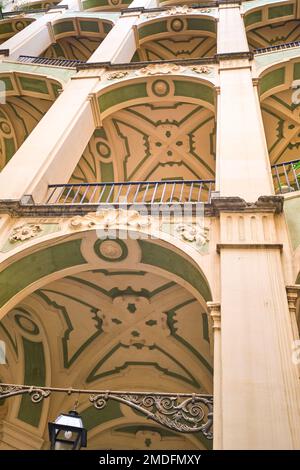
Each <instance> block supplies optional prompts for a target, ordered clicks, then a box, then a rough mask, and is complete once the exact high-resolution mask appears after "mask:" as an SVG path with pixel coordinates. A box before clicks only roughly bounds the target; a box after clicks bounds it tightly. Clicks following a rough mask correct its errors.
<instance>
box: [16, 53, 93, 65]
mask: <svg viewBox="0 0 300 470" xmlns="http://www.w3.org/2000/svg"><path fill="white" fill-rule="evenodd" d="M18 61H19V62H24V63H26V64H40V65H56V66H57V67H77V66H78V65H81V64H84V63H85V62H83V61H82V60H68V59H49V58H48V57H35V56H32V55H19V57H18Z"/></svg>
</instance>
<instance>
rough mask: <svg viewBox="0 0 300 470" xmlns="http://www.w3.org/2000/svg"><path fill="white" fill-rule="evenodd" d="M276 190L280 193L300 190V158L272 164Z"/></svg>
mask: <svg viewBox="0 0 300 470" xmlns="http://www.w3.org/2000/svg"><path fill="white" fill-rule="evenodd" d="M272 176H273V180H274V187H275V192H276V193H277V194H278V193H279V194H284V193H290V192H293V191H299V190H300V160H292V161H290V162H285V163H278V164H276V165H273V166H272Z"/></svg>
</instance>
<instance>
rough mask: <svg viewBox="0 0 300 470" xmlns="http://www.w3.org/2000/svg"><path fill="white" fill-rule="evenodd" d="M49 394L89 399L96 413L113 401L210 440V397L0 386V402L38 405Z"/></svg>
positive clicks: (211, 420) (211, 401)
mask: <svg viewBox="0 0 300 470" xmlns="http://www.w3.org/2000/svg"><path fill="white" fill-rule="evenodd" d="M51 393H66V394H68V395H71V394H72V393H76V394H85V395H89V401H90V402H91V404H92V405H93V406H94V407H95V409H97V410H102V409H104V408H105V406H106V405H107V403H108V401H109V400H114V401H117V402H119V403H123V404H124V405H127V406H129V407H130V408H134V409H135V410H137V411H139V412H141V413H143V414H144V415H145V416H146V417H147V418H148V419H151V420H152V421H155V422H156V423H159V424H161V425H162V426H164V427H166V428H169V429H172V430H173V431H177V432H181V433H195V432H201V433H202V434H203V435H204V436H205V437H206V438H207V439H212V438H213V397H212V395H204V394H197V393H165V392H162V393H160V392H128V391H110V390H106V391H105V390H84V389H75V388H55V387H38V386H35V385H19V384H4V383H0V399H6V398H11V397H15V396H18V395H24V394H28V395H29V396H30V399H31V401H32V402H33V403H40V402H41V401H42V400H44V399H45V398H48V397H49V396H50V395H51Z"/></svg>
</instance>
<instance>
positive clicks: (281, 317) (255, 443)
mask: <svg viewBox="0 0 300 470" xmlns="http://www.w3.org/2000/svg"><path fill="white" fill-rule="evenodd" d="M227 210H228V212H222V213H221V214H220V225H221V243H220V245H219V247H218V249H219V252H220V262H221V273H220V274H221V304H222V346H221V348H222V349H221V350H222V353H221V354H222V445H223V448H224V449H297V448H299V447H300V413H299V410H300V387H299V378H298V369H297V366H296V365H295V364H294V362H293V360H292V354H293V349H292V344H293V331H292V323H291V320H290V314H289V309H288V302H287V296H286V291H285V283H284V277H283V271H282V262H281V249H282V246H281V245H280V243H279V241H280V239H279V236H280V234H279V235H277V233H276V225H275V221H274V218H275V217H281V215H278V216H277V215H274V208H273V209H272V208H271V207H270V208H269V209H267V207H264V208H261V207H260V206H257V210H253V212H241V211H239V212H238V211H236V212H235V211H230V209H229V208H228V209H227Z"/></svg>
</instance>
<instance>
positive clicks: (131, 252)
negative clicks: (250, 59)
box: [0, 231, 212, 450]
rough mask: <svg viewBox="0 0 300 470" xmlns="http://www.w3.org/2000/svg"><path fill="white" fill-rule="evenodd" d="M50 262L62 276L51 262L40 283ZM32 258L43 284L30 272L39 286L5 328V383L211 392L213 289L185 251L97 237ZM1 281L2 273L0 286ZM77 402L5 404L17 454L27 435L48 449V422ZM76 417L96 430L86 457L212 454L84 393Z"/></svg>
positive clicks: (197, 440) (197, 442)
mask: <svg viewBox="0 0 300 470" xmlns="http://www.w3.org/2000/svg"><path fill="white" fill-rule="evenodd" d="M68 243H69V245H68V246H69V248H67V244H68ZM70 243H73V245H72V246H73V247H72V249H71V251H72V259H73V261H72V263H73V267H72V268H71V264H72V263H71V261H70V257H69V258H68V259H69V261H70V266H69V268H70V269H72V272H71V271H69V273H66V272H64V271H61V274H60V273H59V270H60V269H61V268H62V267H63V264H64V261H63V257H60V255H59V254H58V251H57V250H61V253H63V252H64V253H66V250H67V251H68V254H69V255H70V256H71V251H70V246H71V245H70ZM46 250H47V254H46ZM45 256H46V257H47V259H49V260H50V259H52V268H53V269H56V273H54V272H53V271H52V273H51V272H50V271H51V263H48V262H47V267H46V270H48V271H49V273H48V277H47V279H46V277H45V278H44V281H43V279H42V278H40V277H39V276H40V273H38V272H36V267H37V266H38V264H39V263H40V261H41V259H43V260H44V262H46V259H45ZM80 257H81V262H82V264H81V266H80V265H79V261H80V260H79V258H80ZM25 258H28V259H27V263H29V264H30V265H31V274H35V277H36V281H34V280H33V279H34V278H33V277H32V276H31V275H29V277H30V278H31V280H30V279H29V278H28V276H27V275H25V272H24V269H23V273H22V275H23V279H24V277H25V278H26V282H27V284H28V285H29V283H30V282H32V281H33V282H34V284H32V288H30V291H28V295H25V294H24V295H23V296H22V299H20V300H19V301H18V302H16V304H15V305H14V307H13V308H12V309H11V310H10V311H9V312H8V313H7V315H5V316H4V317H3V318H2V320H1V322H0V331H1V337H3V338H4V340H5V342H6V344H7V355H6V357H7V362H8V363H9V368H5V369H6V371H5V374H6V375H5V377H4V376H3V377H2V376H1V379H2V380H4V379H5V380H8V379H9V380H10V382H11V383H35V384H37V385H40V386H43V385H46V386H47V385H48V386H63V387H64V386H66V387H69V386H72V387H73V388H74V387H79V388H84V389H86V388H88V389H96V390H97V389H101V390H102V389H103V390H128V391H158V392H159V391H160V392H170V393H172V392H185V393H194V392H195V393H208V394H211V393H212V349H211V347H212V344H211V331H210V328H209V324H208V317H207V308H206V301H207V300H209V299H210V298H211V297H210V289H209V286H208V284H207V281H206V279H205V277H204V275H203V274H202V273H201V271H200V270H199V268H196V267H195V264H194V263H193V261H191V259H190V258H189V257H187V255H186V254H185V253H183V252H181V253H180V251H178V249H177V248H175V247H174V246H173V247H172V245H170V244H166V243H164V242H162V241H156V242H155V243H152V241H151V240H144V239H143V240H142V239H140V240H131V239H126V240H123V239H122V240H119V239H116V240H108V239H106V240H105V239H104V240H100V239H98V238H97V236H96V233H95V232H94V231H90V232H86V233H84V234H83V236H82V234H81V236H80V237H78V234H77V236H76V237H75V238H74V236H73V237H70V238H69V240H67V241H66V240H64V242H63V243H60V244H56V245H53V244H50V245H48V247H47V248H45V247H44V248H42V249H41V251H40V252H37V251H35V253H32V254H29V255H27V257H25ZM54 259H55V260H56V261H55V266H53V261H54ZM20 262H21V263H24V258H21V259H20ZM17 263H18V262H17ZM61 263H62V264H61ZM29 264H28V266H29ZM39 265H40V264H39ZM19 267H20V266H19ZM65 267H66V266H64V268H65ZM23 268H24V266H23ZM7 274H8V272H7V271H6V274H5V278H6V280H7V279H8V278H9V276H7ZM43 274H44V275H45V274H46V272H44V273H43ZM0 277H1V274H0ZM38 278H39V279H38ZM51 279H52V280H51ZM193 279H194V281H193ZM2 280H3V275H2V278H1V279H0V284H1V282H3V281H2ZM15 281H16V279H15ZM16 282H18V281H16ZM191 282H192V283H193V282H194V285H195V287H193V286H192V285H191V284H190V283H191ZM37 283H38V284H39V285H38V286H37ZM34 286H35V287H34ZM19 287H20V286H19ZM18 291H19V292H20V289H19V288H18ZM2 300H3V299H2ZM8 375H9V376H8ZM76 398H78V397H74V396H60V395H54V394H53V395H51V397H49V398H47V400H45V401H43V402H42V403H39V404H32V402H31V401H30V398H29V397H28V396H22V397H16V398H13V399H9V400H8V399H7V400H5V403H4V404H2V406H3V408H2V406H0V413H1V416H3V419H4V425H3V426H4V440H5V426H8V425H9V423H11V422H13V423H14V425H17V427H18V433H19V434H18V435H19V436H20V438H19V441H18V442H15V447H16V448H22V432H24V434H25V433H26V431H27V432H28V430H32V433H33V434H34V435H35V436H36V437H35V439H34V441H33V442H34V443H33V446H36V448H43V449H46V448H48V446H49V444H48V437H47V422H48V421H49V420H52V419H54V418H55V417H56V416H57V415H58V414H59V413H61V412H67V411H69V409H71V408H72V406H73V404H74V400H75V399H76ZM79 411H80V413H81V415H82V417H83V419H84V424H85V426H86V427H87V428H88V431H89V447H88V448H89V449H93V448H94V449H116V448H118V449H119V448H124V449H126V448H127V449H128V448H129V449H168V448H169V449H174V450H175V449H191V450H193V449H206V448H209V447H211V441H208V440H207V439H206V438H204V437H203V435H202V434H200V433H199V434H198V433H195V434H193V435H187V434H183V435H181V434H177V433H176V432H174V431H172V430H168V429H166V428H163V427H161V426H160V425H158V424H157V423H155V422H153V423H152V422H150V421H149V420H146V419H145V418H144V417H143V416H141V415H140V414H139V413H137V412H136V411H134V410H133V409H131V408H127V407H126V406H125V405H122V404H121V405H120V404H119V403H114V402H112V403H109V404H108V405H107V406H106V408H105V409H104V410H102V411H98V410H96V409H95V408H92V407H91V404H90V403H89V401H88V400H87V399H86V397H85V396H83V395H82V396H80V397H79ZM20 443H21V444H20Z"/></svg>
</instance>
